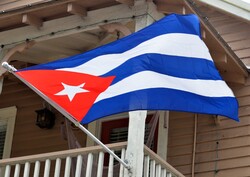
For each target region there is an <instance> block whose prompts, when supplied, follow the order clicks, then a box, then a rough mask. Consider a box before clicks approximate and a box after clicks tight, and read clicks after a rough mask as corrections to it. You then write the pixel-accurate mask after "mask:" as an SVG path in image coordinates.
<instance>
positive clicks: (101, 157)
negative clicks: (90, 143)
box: [97, 152, 104, 177]
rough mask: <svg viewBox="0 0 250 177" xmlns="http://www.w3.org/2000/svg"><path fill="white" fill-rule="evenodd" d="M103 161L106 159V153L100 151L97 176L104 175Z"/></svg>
mask: <svg viewBox="0 0 250 177" xmlns="http://www.w3.org/2000/svg"><path fill="white" fill-rule="evenodd" d="M103 161H104V153H103V152H99V158H98V168H97V177H102V172H103Z"/></svg>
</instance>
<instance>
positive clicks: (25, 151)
mask: <svg viewBox="0 0 250 177" xmlns="http://www.w3.org/2000/svg"><path fill="white" fill-rule="evenodd" d="M9 106H16V107H17V117H16V123H15V130H14V136H13V142H12V151H11V157H19V156H25V155H32V154H39V153H46V152H52V151H59V150H65V149H68V145H67V141H65V140H64V139H63V138H62V136H61V132H60V125H61V122H62V121H63V120H64V119H63V118H62V116H61V115H60V114H59V113H57V112H56V111H54V112H55V113H56V120H55V126H54V127H53V128H52V129H40V128H39V127H38V126H36V113H35V110H38V109H42V108H43V100H42V99H41V98H40V97H39V96H38V95H37V94H36V93H35V92H33V91H32V90H30V89H29V88H28V87H27V86H25V85H24V84H23V83H21V82H20V81H18V80H17V79H16V78H14V77H11V78H9V79H8V78H5V80H4V84H3V90H2V94H1V95H0V108H5V107H9Z"/></svg>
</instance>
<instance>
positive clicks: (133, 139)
mask: <svg viewBox="0 0 250 177" xmlns="http://www.w3.org/2000/svg"><path fill="white" fill-rule="evenodd" d="M146 117H147V111H132V112H129V129H128V146H127V151H126V158H125V159H126V160H127V161H128V165H129V166H130V167H131V171H130V172H131V173H129V172H128V171H127V170H125V176H126V177H127V176H130V177H141V176H142V168H143V156H144V153H143V146H144V131H145V120H146Z"/></svg>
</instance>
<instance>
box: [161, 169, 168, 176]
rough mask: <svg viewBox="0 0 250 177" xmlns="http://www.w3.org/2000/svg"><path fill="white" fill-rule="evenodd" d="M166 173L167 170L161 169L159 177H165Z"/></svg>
mask: <svg viewBox="0 0 250 177" xmlns="http://www.w3.org/2000/svg"><path fill="white" fill-rule="evenodd" d="M166 173H167V170H166V169H162V171H161V177H166Z"/></svg>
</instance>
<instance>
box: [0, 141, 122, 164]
mask: <svg viewBox="0 0 250 177" xmlns="http://www.w3.org/2000/svg"><path fill="white" fill-rule="evenodd" d="M126 146H127V142H121V143H113V144H108V145H107V147H108V148H110V149H112V150H121V149H122V148H124V147H126ZM100 151H103V148H102V147H101V146H91V147H85V148H79V149H71V150H65V151H57V152H50V153H44V154H36V155H29V156H24V157H15V158H9V159H2V160H0V167H2V166H6V165H14V164H17V163H19V164H24V163H25V162H27V161H29V162H30V163H32V162H35V161H37V160H39V161H45V160H46V159H50V160H55V159H56V158H58V157H60V158H66V157H67V156H71V157H76V156H77V155H79V154H82V155H83V154H88V153H93V152H95V153H98V152H100Z"/></svg>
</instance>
